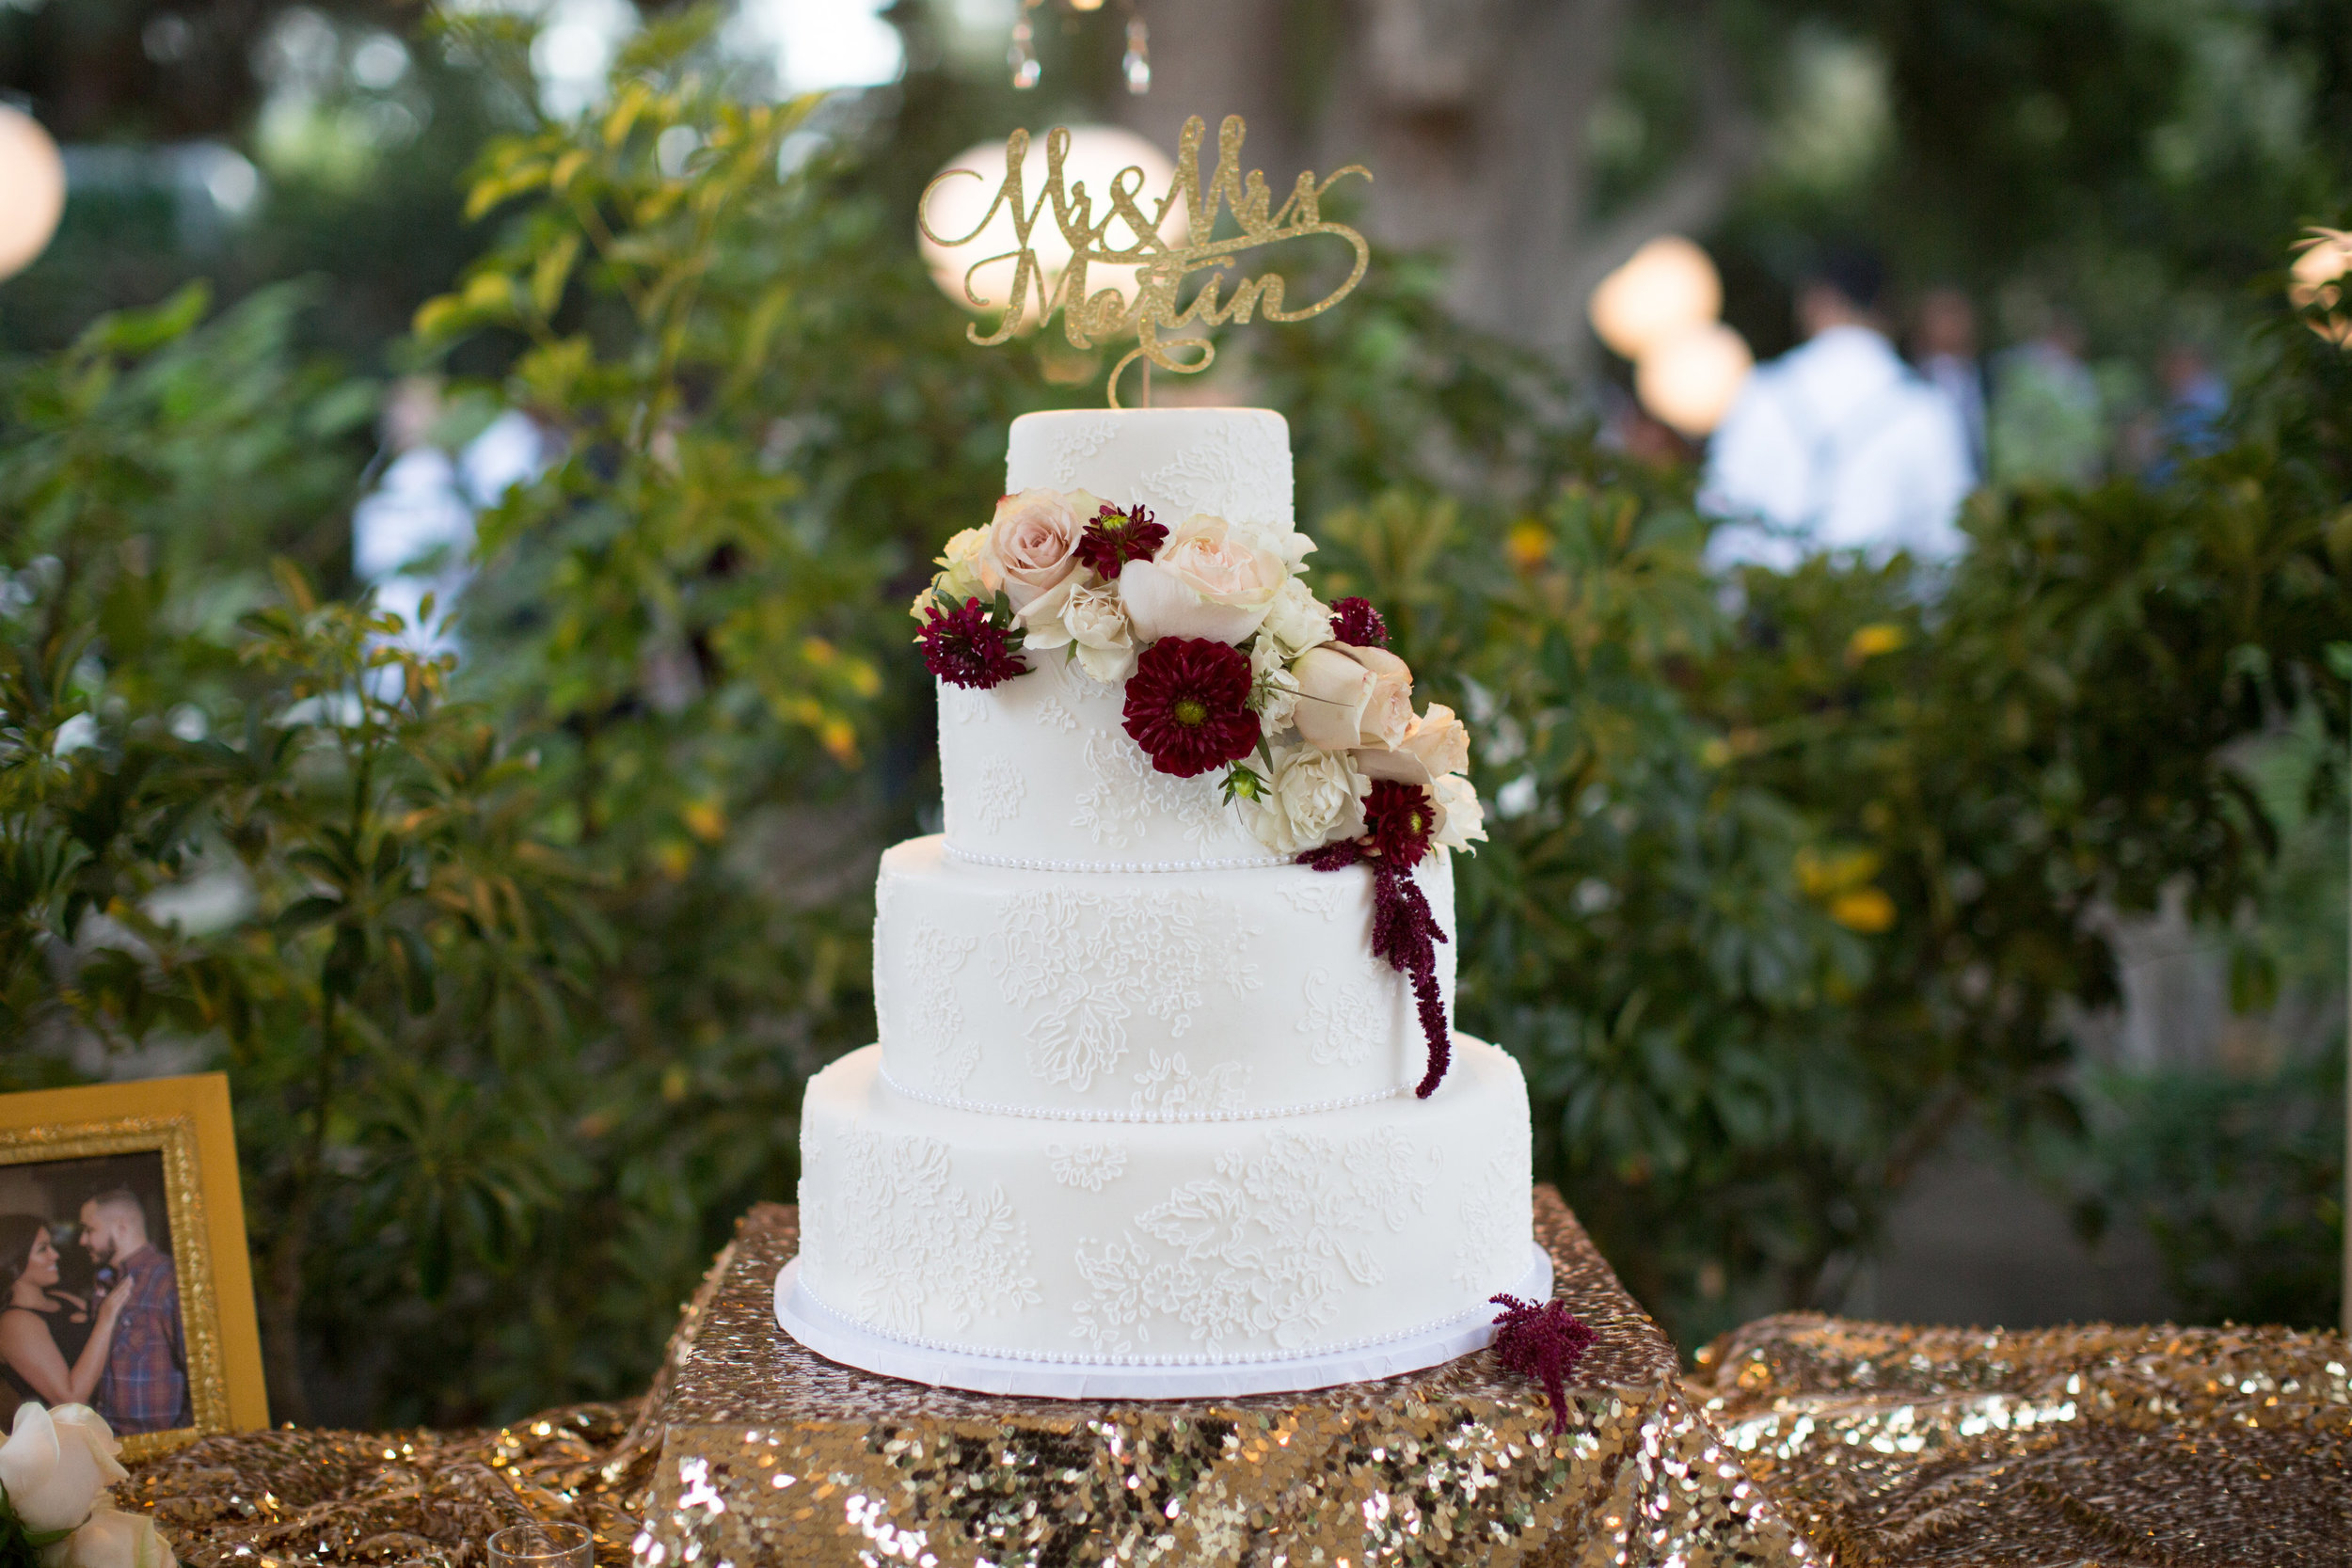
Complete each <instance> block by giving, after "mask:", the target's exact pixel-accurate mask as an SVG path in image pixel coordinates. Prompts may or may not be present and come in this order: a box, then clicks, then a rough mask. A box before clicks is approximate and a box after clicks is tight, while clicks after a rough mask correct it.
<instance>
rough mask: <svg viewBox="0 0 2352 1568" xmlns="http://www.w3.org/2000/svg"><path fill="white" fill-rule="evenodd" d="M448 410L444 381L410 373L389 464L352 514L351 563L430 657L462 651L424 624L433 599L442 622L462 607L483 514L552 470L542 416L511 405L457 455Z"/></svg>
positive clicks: (395, 409) (396, 412) (389, 413)
mask: <svg viewBox="0 0 2352 1568" xmlns="http://www.w3.org/2000/svg"><path fill="white" fill-rule="evenodd" d="M446 412H447V408H446V405H445V404H444V403H443V401H442V397H441V389H440V387H439V384H438V383H437V382H436V381H434V380H433V379H432V378H431V377H429V376H417V375H412V376H404V377H403V378H402V379H401V380H399V381H398V382H396V383H394V384H393V387H392V389H391V392H390V393H389V396H387V397H386V398H385V400H384V416H383V441H384V456H383V458H382V459H381V461H382V463H383V467H382V468H381V470H380V471H379V472H378V474H377V476H376V481H375V486H374V488H373V489H372V490H370V491H369V492H368V493H367V495H365V496H363V497H362V498H360V500H359V503H358V505H357V506H356V507H354V508H353V509H352V514H351V564H352V570H353V571H354V572H355V573H356V574H357V575H358V577H359V578H360V579H361V580H363V581H365V582H367V583H369V584H371V585H372V586H373V588H374V590H375V603H376V606H377V608H378V609H381V610H391V611H393V612H394V613H396V614H398V615H399V616H400V617H401V618H402V619H403V620H405V621H406V622H407V623H408V627H409V630H408V635H407V636H406V637H405V639H404V640H403V641H405V642H406V643H407V644H408V645H409V646H410V647H413V648H416V649H418V650H419V651H421V652H425V653H439V652H444V651H449V652H453V651H455V649H456V645H457V644H456V640H455V639H454V638H453V637H450V636H448V635H447V634H446V633H445V632H444V630H443V628H442V627H441V626H439V625H435V626H421V625H419V624H418V614H419V610H421V607H422V605H423V602H424V597H425V595H426V594H432V595H433V597H434V611H433V618H434V620H435V622H436V623H438V622H440V621H441V619H442V618H443V617H444V616H446V615H447V614H448V613H449V612H450V611H451V610H453V609H455V608H456V604H457V596H458V595H459V594H461V593H463V592H464V591H465V587H466V584H467V582H468V580H469V578H471V577H472V574H473V568H472V565H471V563H470V560H469V558H470V557H471V555H472V553H473V540H474V518H475V517H476V516H477V515H479V514H481V513H483V512H485V511H486V510H488V509H489V508H491V507H493V506H496V505H497V504H498V503H499V502H500V501H501V500H502V499H505V496H506V492H507V491H509V490H510V489H512V488H514V487H515V486H516V485H517V484H523V483H529V482H530V481H532V480H533V479H536V478H537V477H538V476H539V475H540V473H542V472H543V471H544V470H545V469H546V467H547V466H548V438H547V435H546V433H545V432H544V431H543V430H542V429H541V428H540V426H539V423H538V421H537V420H533V419H532V417H531V416H530V415H529V414H527V413H525V412H523V411H522V410H520V409H516V408H510V409H507V410H506V411H505V412H504V413H501V415H499V417H498V418H497V419H495V420H491V421H490V423H489V424H488V426H487V427H485V429H484V430H483V431H482V433H481V434H480V435H478V436H474V437H473V438H472V439H471V440H469V441H468V442H466V443H465V445H464V446H463V447H461V448H459V449H458V451H457V452H456V455H454V456H452V455H451V453H450V452H449V451H445V450H444V449H443V448H442V446H441V445H440V444H438V443H437V441H436V439H435V436H436V433H437V426H439V425H440V424H441V423H442V422H443V418H444V415H445V414H446Z"/></svg>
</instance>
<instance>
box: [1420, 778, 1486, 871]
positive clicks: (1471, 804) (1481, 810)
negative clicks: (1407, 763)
mask: <svg viewBox="0 0 2352 1568" xmlns="http://www.w3.org/2000/svg"><path fill="white" fill-rule="evenodd" d="M1429 794H1430V798H1431V799H1432V800H1436V801H1437V803H1438V825H1437V827H1436V828H1435V829H1433V830H1432V831H1431V832H1430V834H1429V842H1430V843H1432V844H1435V845H1437V846H1438V847H1439V848H1443V849H1459V850H1462V851H1464V852H1468V851H1469V849H1470V840H1472V839H1474V838H1475V839H1484V838H1485V837H1486V805H1485V804H1484V803H1483V802H1482V801H1480V800H1479V799H1478V786H1477V785H1475V784H1471V783H1470V780H1468V779H1466V778H1464V777H1463V776H1462V775H1461V774H1459V773H1448V774H1446V775H1444V776H1443V777H1442V778H1440V779H1438V781H1437V782H1436V783H1435V784H1432V785H1431V786H1430V789H1429Z"/></svg>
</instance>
